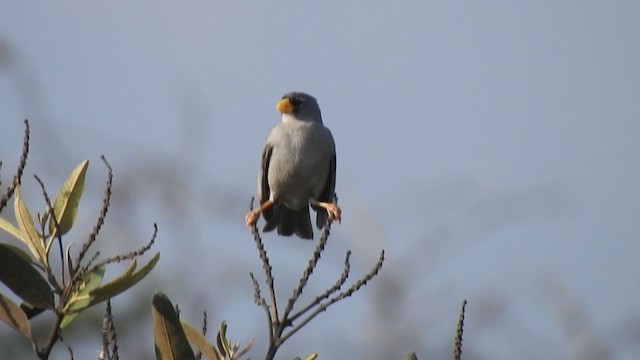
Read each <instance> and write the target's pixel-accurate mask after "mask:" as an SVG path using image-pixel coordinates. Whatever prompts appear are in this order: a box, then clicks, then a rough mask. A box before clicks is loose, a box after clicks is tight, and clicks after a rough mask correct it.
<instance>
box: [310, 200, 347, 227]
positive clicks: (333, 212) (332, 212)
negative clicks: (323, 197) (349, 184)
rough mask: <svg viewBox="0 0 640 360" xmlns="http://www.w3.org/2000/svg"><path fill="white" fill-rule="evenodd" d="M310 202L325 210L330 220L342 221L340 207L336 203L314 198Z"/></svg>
mask: <svg viewBox="0 0 640 360" xmlns="http://www.w3.org/2000/svg"><path fill="white" fill-rule="evenodd" d="M311 204H312V205H314V206H318V207H321V208H323V209H325V210H327V214H329V220H331V222H334V221H337V222H338V223H341V222H342V209H340V207H339V206H338V204H336V203H327V202H322V201H315V200H312V201H311Z"/></svg>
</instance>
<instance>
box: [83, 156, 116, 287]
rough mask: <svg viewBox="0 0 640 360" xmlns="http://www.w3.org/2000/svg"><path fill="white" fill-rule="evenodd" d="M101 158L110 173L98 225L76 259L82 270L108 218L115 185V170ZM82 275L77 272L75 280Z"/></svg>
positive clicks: (103, 157)
mask: <svg viewBox="0 0 640 360" xmlns="http://www.w3.org/2000/svg"><path fill="white" fill-rule="evenodd" d="M100 158H101V159H102V162H103V163H104V164H105V165H106V167H107V171H108V175H107V176H108V177H107V186H106V189H105V191H104V198H103V199H102V209H100V215H98V221H97V222H96V225H95V226H94V227H93V230H92V231H91V235H89V239H88V240H87V241H85V243H84V244H82V249H81V250H80V253H78V258H77V259H76V269H80V268H81V266H82V265H81V264H80V262H81V261H82V259H84V256H85V255H86V253H87V251H88V250H89V247H91V245H92V244H93V243H94V242H95V241H96V239H97V237H98V233H99V232H100V229H101V228H102V225H104V219H105V217H106V216H107V211H108V210H109V204H110V201H111V186H112V185H113V170H112V169H111V165H109V163H108V162H107V159H106V158H105V156H104V155H102V156H101V157H100ZM82 275H83V274H81V271H76V276H75V279H74V280H76V279H78V278H79V277H80V276H82Z"/></svg>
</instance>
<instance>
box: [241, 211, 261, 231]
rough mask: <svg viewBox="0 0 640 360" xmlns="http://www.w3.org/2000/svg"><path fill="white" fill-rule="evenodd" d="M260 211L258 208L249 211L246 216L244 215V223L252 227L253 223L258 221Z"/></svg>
mask: <svg viewBox="0 0 640 360" xmlns="http://www.w3.org/2000/svg"><path fill="white" fill-rule="evenodd" d="M260 212H261V211H260V209H257V210H253V211H249V213H248V214H247V216H245V218H244V223H245V224H246V225H247V227H253V225H255V224H256V223H257V222H258V219H259V218H260Z"/></svg>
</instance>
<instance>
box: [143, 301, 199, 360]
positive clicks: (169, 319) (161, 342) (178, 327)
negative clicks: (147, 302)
mask: <svg viewBox="0 0 640 360" xmlns="http://www.w3.org/2000/svg"><path fill="white" fill-rule="evenodd" d="M152 305H153V306H152V309H151V314H152V317H153V340H154V343H155V348H156V359H161V360H192V359H193V360H195V355H194V354H193V350H192V349H191V346H190V345H189V341H188V340H187V336H186V335H185V333H184V330H183V328H182V324H181V323H180V319H179V318H178V314H176V311H175V310H174V308H173V304H171V301H170V300H169V298H167V296H166V295H164V294H163V293H160V292H159V293H156V295H155V296H154V297H153V302H152Z"/></svg>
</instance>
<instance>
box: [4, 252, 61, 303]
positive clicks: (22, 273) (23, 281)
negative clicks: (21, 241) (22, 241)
mask: <svg viewBox="0 0 640 360" xmlns="http://www.w3.org/2000/svg"><path fill="white" fill-rule="evenodd" d="M16 249H17V248H16V247H15V246H11V245H7V244H0V281H2V282H3V283H4V284H5V285H6V286H7V287H8V288H9V289H11V291H13V292H14V293H15V294H16V295H18V296H19V297H20V298H21V299H22V300H24V301H26V302H28V303H29V304H32V305H33V306H35V307H40V308H43V309H53V308H54V303H53V292H52V291H51V288H50V287H49V284H48V283H47V281H46V280H45V279H44V278H43V277H42V275H40V273H39V272H38V271H37V270H36V269H35V268H34V267H33V266H32V265H31V263H30V262H29V260H27V259H25V258H24V256H25V253H24V252H23V251H16Z"/></svg>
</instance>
